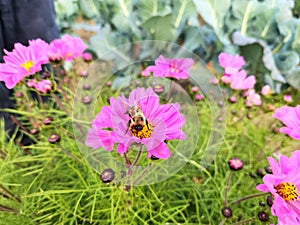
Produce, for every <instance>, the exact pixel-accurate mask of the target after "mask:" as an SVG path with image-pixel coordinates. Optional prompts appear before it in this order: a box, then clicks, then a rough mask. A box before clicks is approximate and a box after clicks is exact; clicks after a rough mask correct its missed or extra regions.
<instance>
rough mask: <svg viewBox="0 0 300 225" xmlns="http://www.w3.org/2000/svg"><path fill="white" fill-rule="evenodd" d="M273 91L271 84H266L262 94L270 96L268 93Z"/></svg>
mask: <svg viewBox="0 0 300 225" xmlns="http://www.w3.org/2000/svg"><path fill="white" fill-rule="evenodd" d="M272 92H273V91H272V89H271V87H270V85H265V86H263V87H262V89H261V94H262V95H264V96H268V95H270V94H272Z"/></svg>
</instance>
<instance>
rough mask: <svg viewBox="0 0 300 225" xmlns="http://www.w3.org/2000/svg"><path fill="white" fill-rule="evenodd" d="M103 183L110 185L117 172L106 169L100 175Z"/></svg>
mask: <svg viewBox="0 0 300 225" xmlns="http://www.w3.org/2000/svg"><path fill="white" fill-rule="evenodd" d="M100 178H101V180H102V182H103V183H109V182H111V181H112V180H113V179H114V178H115V172H114V171H113V170H112V169H105V170H103V172H102V173H101V175H100Z"/></svg>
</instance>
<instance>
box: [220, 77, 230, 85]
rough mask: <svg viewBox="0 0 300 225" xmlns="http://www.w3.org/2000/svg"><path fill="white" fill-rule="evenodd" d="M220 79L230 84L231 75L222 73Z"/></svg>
mask: <svg viewBox="0 0 300 225" xmlns="http://www.w3.org/2000/svg"><path fill="white" fill-rule="evenodd" d="M221 81H222V82H223V83H224V84H230V83H231V77H230V76H227V75H224V76H223V77H222V78H221Z"/></svg>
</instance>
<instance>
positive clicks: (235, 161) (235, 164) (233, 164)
mask: <svg viewBox="0 0 300 225" xmlns="http://www.w3.org/2000/svg"><path fill="white" fill-rule="evenodd" d="M228 165H229V168H230V169H232V170H235V171H237V170H240V169H242V168H243V165H244V163H243V161H242V160H241V159H239V158H232V159H230V160H229V161H228Z"/></svg>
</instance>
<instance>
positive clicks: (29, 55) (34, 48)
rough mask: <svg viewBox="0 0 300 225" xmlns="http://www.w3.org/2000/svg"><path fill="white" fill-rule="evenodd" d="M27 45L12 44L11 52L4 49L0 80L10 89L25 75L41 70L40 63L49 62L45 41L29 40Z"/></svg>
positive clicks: (0, 65) (0, 66)
mask: <svg viewBox="0 0 300 225" xmlns="http://www.w3.org/2000/svg"><path fill="white" fill-rule="evenodd" d="M29 43H30V45H29V46H24V45H22V44H20V43H16V44H15V45H14V49H13V50H12V52H8V51H7V50H4V53H5V54H6V55H5V56H3V59H4V63H1V64H0V81H4V83H5V86H6V87H7V88H9V89H12V88H13V87H14V86H15V85H16V84H17V83H19V82H21V81H22V80H23V79H24V78H25V77H28V76H30V75H33V74H35V73H37V72H39V71H41V70H42V65H43V64H46V63H48V62H49V60H48V57H47V47H46V46H47V43H45V42H44V41H42V40H41V39H37V40H32V41H29Z"/></svg>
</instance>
